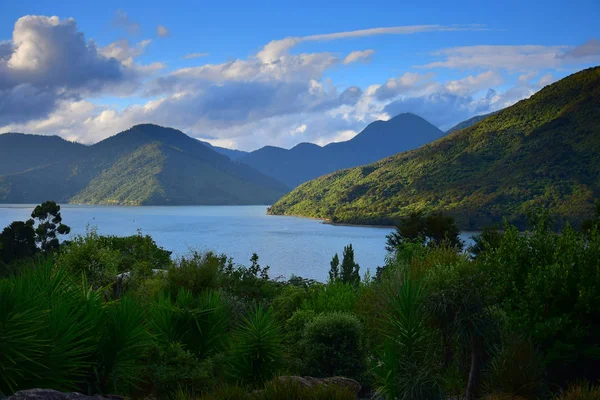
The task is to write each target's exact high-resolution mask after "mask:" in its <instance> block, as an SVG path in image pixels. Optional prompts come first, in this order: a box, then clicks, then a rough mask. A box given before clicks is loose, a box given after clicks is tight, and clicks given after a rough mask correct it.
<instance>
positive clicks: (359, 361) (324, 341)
mask: <svg viewBox="0 0 600 400" xmlns="http://www.w3.org/2000/svg"><path fill="white" fill-rule="evenodd" d="M364 345H365V344H364V338H363V328H362V325H361V323H360V321H359V320H358V318H356V317H355V316H354V315H352V314H348V313H340V312H332V313H325V314H321V315H318V316H317V317H315V318H314V319H313V320H312V321H311V322H309V323H308V324H307V325H306V327H305V328H304V334H303V340H302V350H303V357H302V358H303V361H304V365H305V369H306V374H308V375H309V376H315V377H331V376H344V377H349V378H353V379H359V380H360V379H361V378H362V376H363V374H364V372H365V369H366V351H365V347H364Z"/></svg>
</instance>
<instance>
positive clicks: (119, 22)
mask: <svg viewBox="0 0 600 400" xmlns="http://www.w3.org/2000/svg"><path fill="white" fill-rule="evenodd" d="M113 26H116V27H117V28H122V29H125V30H126V31H127V32H128V33H130V34H132V35H134V34H137V33H138V32H139V31H140V24H138V23H137V22H134V21H132V20H131V19H130V18H129V16H128V15H127V13H126V12H124V11H123V10H121V9H119V10H117V11H116V12H115V16H114V18H113Z"/></svg>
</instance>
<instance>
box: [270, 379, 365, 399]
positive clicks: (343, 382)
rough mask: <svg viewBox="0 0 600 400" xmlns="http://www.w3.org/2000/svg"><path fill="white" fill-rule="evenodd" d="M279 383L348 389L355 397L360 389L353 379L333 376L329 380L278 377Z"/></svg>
mask: <svg viewBox="0 0 600 400" xmlns="http://www.w3.org/2000/svg"><path fill="white" fill-rule="evenodd" d="M277 379H278V380H280V381H293V382H298V383H299V384H300V385H301V386H305V387H313V386H316V385H335V386H339V387H343V388H347V389H349V390H350V391H351V392H353V393H355V394H356V396H358V394H359V393H360V391H361V389H362V387H361V386H360V383H358V382H357V381H355V380H354V379H350V378H344V377H343V376H333V377H330V378H313V377H312V376H280V377H278V378H277Z"/></svg>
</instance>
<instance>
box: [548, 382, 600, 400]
mask: <svg viewBox="0 0 600 400" xmlns="http://www.w3.org/2000/svg"><path fill="white" fill-rule="evenodd" d="M556 400H600V386H598V385H592V384H590V383H589V382H577V383H574V384H571V385H569V388H568V389H567V390H566V391H563V392H562V393H561V394H560V395H559V396H558V397H556Z"/></svg>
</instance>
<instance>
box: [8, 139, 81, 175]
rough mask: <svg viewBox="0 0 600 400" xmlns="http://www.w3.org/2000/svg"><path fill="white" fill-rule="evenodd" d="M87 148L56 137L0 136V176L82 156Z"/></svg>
mask: <svg viewBox="0 0 600 400" xmlns="http://www.w3.org/2000/svg"><path fill="white" fill-rule="evenodd" d="M86 150H87V146H84V145H82V144H79V143H73V142H68V141H66V140H64V139H62V138H60V137H58V136H43V135H25V134H23V133H11V132H9V133H3V134H0V175H7V174H15V173H18V172H23V171H26V170H28V169H31V168H37V167H41V166H44V165H49V164H52V163H55V162H57V161H60V160H64V159H74V158H77V157H80V156H81V155H83V154H84V153H85V152H86Z"/></svg>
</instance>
